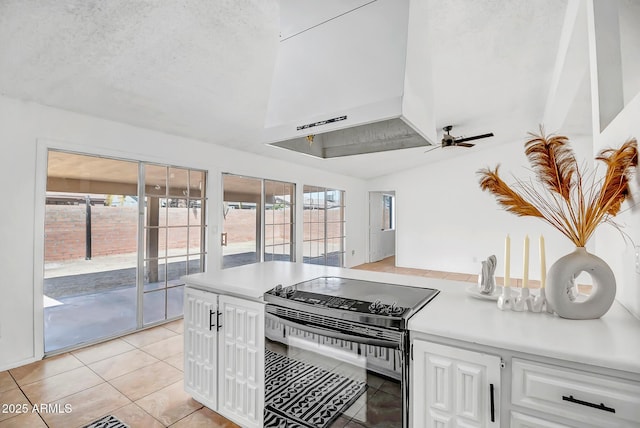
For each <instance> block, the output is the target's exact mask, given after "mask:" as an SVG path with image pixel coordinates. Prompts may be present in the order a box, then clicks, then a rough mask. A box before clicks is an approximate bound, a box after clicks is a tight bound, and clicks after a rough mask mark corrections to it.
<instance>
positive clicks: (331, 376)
mask: <svg viewBox="0 0 640 428" xmlns="http://www.w3.org/2000/svg"><path fill="white" fill-rule="evenodd" d="M265 380H266V382H265V412H264V426H265V427H278V428H326V427H328V426H329V425H330V424H331V423H332V422H333V421H334V420H336V419H337V418H338V416H340V415H341V414H342V412H344V411H345V410H346V409H347V408H348V407H349V406H350V405H351V404H353V402H354V401H356V400H357V399H358V397H360V395H362V393H363V392H364V391H365V390H366V389H367V384H366V382H363V381H357V380H353V379H349V378H347V377H345V376H342V375H340V374H337V373H332V372H330V371H328V370H325V369H322V368H319V367H316V366H314V365H311V364H308V363H304V362H302V361H298V360H294V359H292V358H289V357H286V356H284V355H280V354H277V353H275V352H271V351H269V350H266V354H265Z"/></svg>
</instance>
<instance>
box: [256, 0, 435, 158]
mask: <svg viewBox="0 0 640 428" xmlns="http://www.w3.org/2000/svg"><path fill="white" fill-rule="evenodd" d="M280 7H281V20H282V21H281V27H282V33H281V40H280V47H279V51H278V59H277V61H276V67H275V73H274V78H273V83H272V87H271V96H270V99H269V106H268V110H267V117H266V121H265V135H264V140H265V142H267V143H270V144H271V145H273V146H276V147H280V148H285V149H289V150H294V151H297V152H300V153H304V154H308V155H312V156H317V157H320V158H333V157H340V156H350V155H357V154H363V153H374V152H382V151H388V150H397V149H406V148H411V147H420V146H428V145H432V144H433V143H434V142H435V141H436V129H435V120H434V115H433V111H432V104H431V100H432V96H431V93H432V91H433V87H432V82H431V69H430V66H429V61H430V60H431V59H430V58H429V52H428V43H427V42H428V40H427V34H426V33H427V30H426V28H425V21H426V19H425V15H424V9H425V6H424V1H423V0H375V1H371V0H369V1H366V0H349V1H345V0H307V1H300V0H281V3H280Z"/></svg>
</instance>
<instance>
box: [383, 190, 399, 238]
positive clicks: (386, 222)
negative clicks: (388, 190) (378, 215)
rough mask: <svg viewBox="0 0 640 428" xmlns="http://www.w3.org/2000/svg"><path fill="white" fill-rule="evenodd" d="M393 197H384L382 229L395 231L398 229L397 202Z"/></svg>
mask: <svg viewBox="0 0 640 428" xmlns="http://www.w3.org/2000/svg"><path fill="white" fill-rule="evenodd" d="M395 199H396V198H395V197H393V196H392V195H382V229H383V230H393V229H395V228H396V216H395V202H396V200H395Z"/></svg>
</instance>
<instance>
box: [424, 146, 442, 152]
mask: <svg viewBox="0 0 640 428" xmlns="http://www.w3.org/2000/svg"><path fill="white" fill-rule="evenodd" d="M434 146H435V144H434ZM440 148H442V146H435V147H432V148H430V149H429V150H425V151H424V153H429V152H432V151H434V150H438V149H440Z"/></svg>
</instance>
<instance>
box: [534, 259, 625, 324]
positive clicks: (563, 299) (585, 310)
mask: <svg viewBox="0 0 640 428" xmlns="http://www.w3.org/2000/svg"><path fill="white" fill-rule="evenodd" d="M581 272H586V273H587V274H589V275H590V276H591V279H592V280H593V288H592V291H591V294H590V295H589V297H588V298H587V299H586V300H584V301H581V302H579V301H576V296H577V286H576V283H575V279H576V278H577V277H578V275H580V273H581ZM615 297H616V279H615V277H614V275H613V271H612V270H611V268H610V267H609V265H608V264H607V263H606V262H605V261H604V260H602V259H601V258H600V257H598V256H595V255H593V254H591V253H589V252H587V250H586V249H585V248H584V247H577V248H576V249H575V251H574V252H572V253H570V254H567V255H566V256H563V257H561V258H559V259H558V260H557V261H556V262H555V263H554V264H553V265H551V267H550V268H549V272H548V274H547V288H546V298H547V304H548V305H549V306H550V307H551V309H553V311H554V312H555V313H557V314H558V316H560V317H562V318H569V319H576V320H586V319H595V318H600V317H601V316H602V315H604V314H605V313H606V312H607V311H608V310H609V308H610V307H611V305H612V304H613V300H614V299H615Z"/></svg>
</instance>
